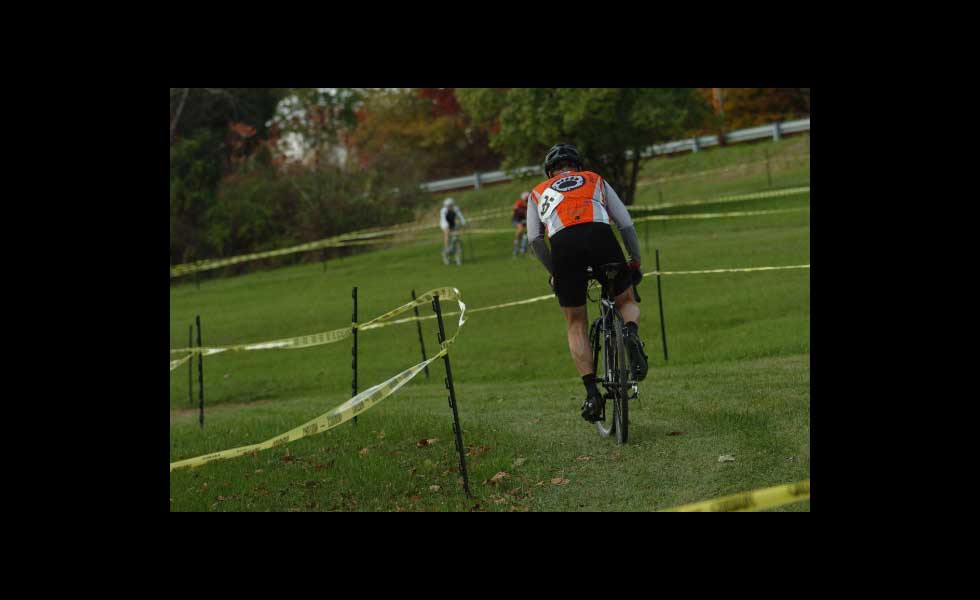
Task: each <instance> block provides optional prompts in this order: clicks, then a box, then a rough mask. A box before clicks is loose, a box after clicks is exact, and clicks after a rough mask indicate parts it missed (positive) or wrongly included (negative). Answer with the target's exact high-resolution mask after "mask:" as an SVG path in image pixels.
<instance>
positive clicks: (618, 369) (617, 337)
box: [596, 314, 629, 444]
mask: <svg viewBox="0 0 980 600" xmlns="http://www.w3.org/2000/svg"><path fill="white" fill-rule="evenodd" d="M612 321H613V331H612V335H611V336H610V339H609V345H608V347H607V348H605V351H604V352H603V360H604V361H608V363H609V365H608V366H609V369H607V377H608V378H609V383H608V385H607V386H606V390H607V393H606V407H607V408H608V407H610V405H611V408H612V411H611V412H612V414H611V415H607V421H596V429H597V430H598V431H599V435H601V436H603V437H607V436H610V435H614V434H615V436H616V442H617V443H619V444H625V443H626V441H627V440H628V439H629V404H628V402H627V399H626V395H627V393H626V386H627V385H628V383H627V382H628V381H629V376H628V374H627V371H626V369H627V368H628V365H627V363H626V346H625V344H624V343H623V320H622V318H621V317H620V316H619V315H618V314H617V315H615V317H614V318H613V320H612ZM604 366H605V364H604ZM610 417H611V418H610Z"/></svg>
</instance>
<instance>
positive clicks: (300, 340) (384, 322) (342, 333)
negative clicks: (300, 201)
mask: <svg viewBox="0 0 980 600" xmlns="http://www.w3.org/2000/svg"><path fill="white" fill-rule="evenodd" d="M809 268H810V265H809V264H806V265H787V266H779V267H747V268H741V269H706V270H701V271H650V272H648V273H644V274H643V276H644V277H647V276H650V275H700V274H706V273H748V272H753V271H779V270H784V269H809ZM450 289H454V288H440V289H438V290H430V291H428V292H426V293H425V294H423V295H421V296H419V297H418V299H416V300H414V301H413V302H409V303H408V304H405V305H404V306H400V307H398V308H396V309H394V310H392V311H390V312H388V313H386V314H384V315H381V316H380V317H377V318H375V319H372V320H370V321H368V322H366V323H362V324H360V325H358V324H356V323H354V324H352V326H353V327H354V328H357V329H364V330H367V329H378V328H380V327H388V326H389V325H399V324H402V323H412V322H414V321H425V320H428V319H434V318H435V315H429V316H424V317H421V316H420V317H415V316H412V317H407V318H404V319H397V320H395V319H394V317H396V316H398V315H400V314H402V313H404V312H406V311H408V310H410V309H412V308H414V307H415V306H420V305H422V304H425V303H426V302H427V301H431V299H432V294H433V293H437V292H438V293H439V294H440V296H442V295H443V294H444V293H445V291H446V290H450ZM554 297H555V296H554V294H545V295H544V296H537V297H535V298H528V299H526V300H515V301H513V302H505V303H503V304H495V305H493V306H484V307H481V308H473V309H470V312H481V311H485V310H496V309H498V308H507V307H510V306H518V305H521V304H531V303H533V302H541V301H543V300H548V299H550V298H554ZM457 314H459V313H456V312H449V313H443V316H454V315H457ZM351 335H352V331H351V327H342V328H340V329H334V330H332V331H324V332H322V333H315V334H312V335H304V336H299V337H293V338H286V339H282V340H273V341H270V342H259V343H255V344H240V345H236V346H224V347H211V348H175V349H172V350H171V351H170V353H171V354H181V353H184V352H188V353H190V354H189V355H188V357H185V359H184V360H186V358H189V356H190V355H191V354H197V353H200V354H203V355H204V356H210V355H212V354H219V353H221V352H240V351H247V350H273V349H288V350H293V349H297V348H309V347H311V346H320V345H323V344H332V343H335V342H339V341H341V340H345V339H347V338H348V337H351ZM174 362H175V361H171V363H170V370H171V371H173V370H174V369H176V368H177V367H175V366H174Z"/></svg>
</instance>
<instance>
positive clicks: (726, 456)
mask: <svg viewBox="0 0 980 600" xmlns="http://www.w3.org/2000/svg"><path fill="white" fill-rule="evenodd" d="M718 462H720V463H724V462H735V457H734V456H732V455H731V454H722V455H721V456H719V457H718Z"/></svg>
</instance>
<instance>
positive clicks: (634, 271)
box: [627, 261, 643, 285]
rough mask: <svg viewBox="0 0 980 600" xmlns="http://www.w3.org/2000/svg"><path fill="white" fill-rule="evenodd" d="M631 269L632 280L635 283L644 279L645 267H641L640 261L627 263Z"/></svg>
mask: <svg viewBox="0 0 980 600" xmlns="http://www.w3.org/2000/svg"><path fill="white" fill-rule="evenodd" d="M627 266H628V267H629V269H630V280H631V281H632V282H633V285H636V284H638V283H640V282H641V281H643V268H642V267H640V263H638V262H636V261H633V262H631V263H628V265H627Z"/></svg>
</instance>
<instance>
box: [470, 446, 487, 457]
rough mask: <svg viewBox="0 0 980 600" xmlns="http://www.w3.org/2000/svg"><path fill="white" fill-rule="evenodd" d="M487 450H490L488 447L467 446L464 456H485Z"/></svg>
mask: <svg viewBox="0 0 980 600" xmlns="http://www.w3.org/2000/svg"><path fill="white" fill-rule="evenodd" d="M488 450H490V446H467V447H466V456H480V455H481V454H486V453H487V451H488Z"/></svg>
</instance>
